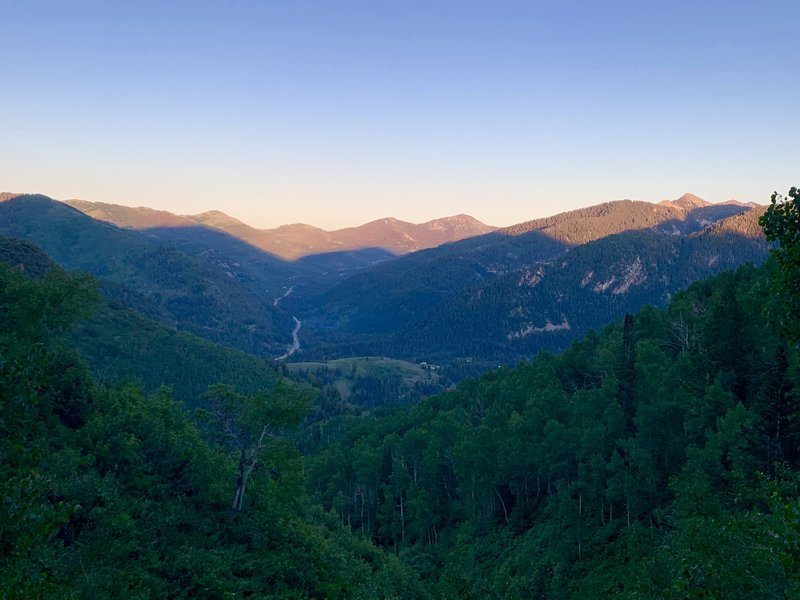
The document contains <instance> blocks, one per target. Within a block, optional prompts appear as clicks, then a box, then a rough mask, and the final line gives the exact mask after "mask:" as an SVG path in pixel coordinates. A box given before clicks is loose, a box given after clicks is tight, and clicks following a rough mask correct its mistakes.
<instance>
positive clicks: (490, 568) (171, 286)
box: [0, 196, 800, 599]
mask: <svg viewBox="0 0 800 600" xmlns="http://www.w3.org/2000/svg"><path fill="white" fill-rule="evenodd" d="M697 211H700V212H699V213H698V212H697ZM775 214H776V212H775V209H774V206H772V207H770V208H765V207H761V206H746V205H740V204H728V205H722V206H716V205H713V206H708V205H706V204H705V203H702V201H700V200H699V199H696V198H694V197H683V198H681V199H679V200H678V201H673V202H672V203H669V204H662V205H649V206H643V205H642V204H637V203H630V202H627V201H625V202H622V203H610V204H608V205H600V206H598V207H592V208H589V209H582V211H579V212H578V213H567V214H565V215H562V216H555V217H552V218H550V219H547V220H542V221H535V222H530V223H528V224H522V225H520V226H518V227H516V228H511V229H510V230H508V231H491V232H488V233H485V234H481V235H478V236H476V237H471V238H466V239H462V240H458V241H453V242H449V243H446V244H443V245H440V246H437V247H434V248H429V249H424V250H420V251H416V252H409V253H406V254H401V255H391V256H389V255H388V251H386V250H385V249H383V248H369V249H366V252H367V254H366V255H362V254H359V253H360V252H361V250H359V249H353V250H349V251H347V252H346V253H344V254H340V253H335V254H334V255H332V256H329V255H325V254H322V255H317V256H313V255H312V256H307V257H304V258H303V259H300V260H297V261H285V260H283V259H280V258H276V257H274V256H271V255H269V254H266V253H264V252H263V251H262V250H260V249H257V248H253V247H252V246H250V245H249V244H247V243H244V242H242V241H241V240H238V239H236V238H234V237H232V236H231V235H230V234H229V233H220V232H213V231H212V232H210V233H209V232H204V234H203V235H202V236H196V235H195V234H196V233H197V232H196V230H195V229H193V228H192V229H191V230H190V231H191V233H187V234H186V237H180V235H183V234H179V233H178V232H176V231H173V230H170V231H171V233H170V234H169V236H167V237H161V236H160V235H157V234H155V233H153V231H152V230H146V231H139V230H136V229H120V228H118V227H117V226H115V225H111V224H109V223H106V222H99V221H96V220H94V219H92V218H90V217H88V216H86V215H84V214H82V213H80V212H78V211H75V210H74V209H73V208H71V207H67V206H64V205H63V204H61V203H58V202H56V201H53V200H51V199H48V198H44V197H41V196H17V197H13V198H7V199H5V200H4V201H3V202H0V234H2V236H3V237H0V262H1V263H2V265H0V282H1V283H2V285H1V286H0V321H2V324H3V327H2V329H0V351H1V352H2V353H1V354H0V357H2V361H0V375H2V377H0V391H2V394H3V395H2V397H3V398H4V403H5V404H4V418H3V419H2V420H0V433H2V434H3V435H2V436H0V440H2V442H0V450H2V455H3V469H4V471H3V475H4V477H3V478H2V479H0V491H1V492H2V493H3V494H4V495H5V496H4V497H11V496H12V495H13V494H16V493H18V490H21V489H25V490H26V494H28V496H27V497H29V498H33V499H34V500H35V502H34V503H6V504H5V505H4V507H3V509H2V510H4V511H5V513H3V516H4V519H3V521H4V522H7V523H13V522H18V523H20V524H21V525H20V527H14V528H9V527H6V528H5V530H4V535H5V536H6V537H5V539H8V540H11V543H12V544H13V547H14V548H18V547H23V546H24V547H25V548H27V549H28V550H27V551H26V553H19V552H16V551H11V550H10V551H8V552H6V553H5V554H4V558H2V559H0V582H4V583H3V585H4V586H5V588H6V589H7V586H8V582H11V583H12V584H13V585H14V586H15V588H14V589H18V590H20V595H19V597H26V596H30V597H32V595H33V596H35V595H36V594H37V593H38V591H40V589H41V587H42V586H43V585H46V586H49V589H52V590H56V591H62V590H65V589H78V590H80V593H81V594H84V595H90V596H91V595H97V592H98V590H100V591H101V595H105V596H108V595H111V596H113V590H112V588H111V585H112V584H111V583H110V581H112V580H114V581H116V580H124V581H130V583H129V584H126V585H128V586H130V587H137V588H138V589H145V590H147V591H146V592H145V594H146V595H149V596H152V597H158V596H159V595H160V594H161V591H163V590H166V589H171V590H176V592H175V593H176V594H179V593H188V592H186V590H190V591H191V595H192V596H193V597H211V596H214V597H221V595H222V594H224V593H225V592H227V591H230V590H232V589H235V590H238V593H241V595H243V596H245V595H252V594H254V593H258V594H262V595H263V596H264V597H276V598H277V597H292V594H294V595H295V596H296V597H298V598H302V597H339V598H350V597H361V598H387V599H388V598H396V597H414V598H441V599H446V598H455V597H475V598H478V597H511V598H528V597H565V598H567V597H568V598H605V597H617V598H629V597H658V596H660V597H666V596H670V595H671V596H674V597H683V596H682V594H683V593H684V591H685V590H687V589H688V590H695V591H698V593H699V592H700V591H702V592H703V593H706V592H708V591H709V590H710V593H711V594H712V595H713V596H716V597H736V595H737V594H738V592H739V590H741V589H745V590H747V591H746V593H747V595H748V597H765V598H766V597H781V596H782V595H783V596H784V597H791V594H792V593H793V592H792V590H795V589H800V588H797V586H798V585H800V580H798V578H797V573H798V572H800V571H798V569H797V567H798V565H800V555H798V553H797V550H796V544H795V541H796V540H797V539H798V536H800V519H798V514H800V513H798V512H797V511H796V510H795V505H796V501H797V500H796V499H797V497H798V489H800V488H798V477H797V472H798V468H799V467H800V455H798V453H797V452H796V448H797V447H798V446H797V442H798V441H800V430H798V427H797V422H796V419H795V418H794V416H795V415H796V414H797V402H796V400H797V393H796V390H797V386H798V373H800V370H799V369H800V358H798V352H797V347H796V345H795V344H793V343H792V341H791V340H793V339H796V336H797V335H798V334H797V333H796V332H797V331H798V329H797V327H796V315H795V314H794V313H793V312H791V311H792V308H791V306H792V305H791V303H790V302H786V301H785V298H782V297H781V296H780V294H781V293H786V292H785V289H791V285H792V284H791V283H790V284H788V285H789V286H790V287H789V288H780V287H776V285H778V284H776V281H781V280H779V279H778V280H776V279H775V273H776V272H778V271H776V269H778V268H779V267H778V266H776V265H778V264H786V265H788V267H787V269H786V270H785V271H784V273H785V277H788V278H790V279H791V278H794V277H796V273H797V272H798V271H797V269H796V268H795V263H793V262H791V261H792V260H794V259H793V258H792V257H791V256H788V257H786V256H784V258H783V259H782V260H783V261H784V262H783V263H774V262H773V263H772V265H771V266H770V267H769V268H765V267H762V266H760V265H761V264H762V263H763V262H764V261H766V260H767V257H768V255H769V253H770V249H771V248H773V249H774V248H775V246H774V244H772V243H771V242H770V241H768V239H767V237H766V236H765V235H764V233H763V230H762V223H771V222H775V221H776V218H777V217H775ZM676 215H677V216H676ZM774 239H775V236H774V235H773V236H772V240H774ZM776 256H781V255H780V254H775V253H773V258H772V259H771V260H773V261H774V260H777V259H776V258H775V257H776ZM369 257H372V258H375V259H377V260H371V259H370V258H369ZM792 280H793V279H792ZM781 290H784V291H781ZM776 293H777V294H778V295H775V294H776ZM789 293H790V292H789ZM774 315H785V316H781V317H780V320H775V318H776V317H775V316H774ZM787 336H788V337H787ZM792 336H795V337H792ZM275 357H277V358H275ZM31 398H33V399H35V401H34V402H31V401H30V400H29V399H31ZM27 448H32V449H33V451H32V452H31V451H28V450H27ZM21 449H23V450H21ZM262 461H263V462H262ZM262 464H263V467H262V466H261V465H262ZM34 470H35V472H37V473H44V474H46V478H45V479H41V480H40V479H34V480H32V481H31V480H27V479H25V475H24V474H25V473H29V472H33V471H34ZM56 490H57V493H58V496H54V494H55V493H56ZM231 497H233V503H231ZM109 498H113V501H111V500H109ZM30 506H39V507H43V508H41V509H37V511H38V512H37V511H34V510H33V509H31V508H29V507H30ZM165 507H167V508H165ZM34 522H44V523H46V524H47V525H46V526H45V527H40V528H39V529H33V531H38V532H39V533H37V534H34V535H31V534H30V531H32V529H31V527H30V524H31V523H34ZM141 528H146V529H145V530H143V529H141ZM120 531H126V532H128V533H126V534H125V535H126V537H125V539H126V540H128V541H127V542H126V544H124V545H123V544H121V543H120V542H118V541H113V540H116V539H117V537H115V536H119V535H121V534H120ZM145 531H146V533H145ZM197 531H200V532H201V533H199V534H197V533H195V532H197ZM134 532H135V533H134ZM75 540H80V544H77V543H76V542H75ZM109 540H112V541H109ZM263 540H266V542H263ZM709 540H711V543H713V545H714V548H715V551H714V552H706V551H704V550H702V548H703V547H705V546H704V545H705V544H706V543H709ZM742 540H757V542H758V543H757V545H752V544H749V543H748V544H742V543H741V541H742ZM262 543H266V545H267V549H265V548H264V546H262ZM221 548H222V549H224V550H225V552H220V551H219V550H220V549H221ZM176 552H179V553H180V554H181V556H182V557H183V558H177V557H175V558H171V557H173V556H174V555H175V553H176ZM28 553H30V556H34V557H36V560H37V561H44V560H46V561H47V568H48V572H47V573H46V574H45V575H43V576H42V579H41V581H42V582H43V583H35V582H34V583H31V581H33V580H31V579H29V578H25V579H22V578H21V576H20V575H19V573H24V572H26V571H25V570H26V569H30V568H32V567H31V566H30V562H29V560H30V559H29V558H28V556H29V554H28ZM84 557H86V558H91V563H90V564H89V566H88V567H87V566H85V565H84V564H83V559H84ZM165 557H166V558H165ZM242 557H247V561H249V562H248V564H250V565H252V569H250V570H241V569H240V568H239V566H237V565H239V564H240V561H241V560H243V558H242ZM610 557H611V558H610ZM614 557H625V558H624V560H617V558H614ZM685 557H691V561H692V564H694V565H698V568H700V569H702V570H703V572H704V573H708V574H713V573H720V572H726V573H728V574H727V575H726V576H725V577H724V578H717V577H715V576H713V575H703V576H698V575H696V574H695V575H691V574H689V575H687V573H686V572H685V571H684V570H683V569H682V567H681V566H680V565H681V564H683V563H681V560H687V559H686V558H685ZM309 559H310V560H311V561H312V562H311V566H308V565H309V562H308V561H309ZM37 564H38V563H37ZM201 564H202V565H204V568H210V569H213V573H214V575H213V577H211V578H208V577H206V576H205V575H203V574H202V573H199V572H197V571H196V565H201ZM731 564H736V565H738V567H737V571H736V572H735V573H731V572H729V571H725V569H728V568H729V565H731ZM36 568H38V566H37V567H36ZM101 572H102V573H104V574H106V575H105V576H103V577H100V575H99V573H101ZM698 577H699V578H698ZM332 581H333V582H336V583H335V584H331V583H329V582H332ZM115 585H116V584H115ZM332 585H333V586H334V587H331V586H332ZM298 589H302V590H306V591H304V592H302V593H301V594H300V595H297V594H296V593H295V592H296V591H297V590H298ZM37 590H38V591H37ZM177 590H180V592H178V591H177ZM331 590H334V591H333V592H332V591H331ZM209 594H210V595H209ZM12 597H13V596H12Z"/></svg>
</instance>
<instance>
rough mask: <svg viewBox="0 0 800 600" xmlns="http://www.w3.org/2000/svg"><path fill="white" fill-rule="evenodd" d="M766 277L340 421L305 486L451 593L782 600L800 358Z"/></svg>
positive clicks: (700, 290)
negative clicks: (770, 300)
mask: <svg viewBox="0 0 800 600" xmlns="http://www.w3.org/2000/svg"><path fill="white" fill-rule="evenodd" d="M766 275H767V273H766V271H764V270H756V269H754V268H752V267H742V268H740V269H739V270H737V271H736V272H734V273H726V274H723V275H721V276H720V277H718V278H716V279H715V280H711V281H708V282H700V283H698V284H696V285H694V286H692V287H690V288H689V289H688V290H687V291H685V292H681V293H679V294H677V295H676V296H675V298H674V299H673V301H672V303H671V305H670V306H669V308H668V309H667V310H664V311H661V310H656V309H653V308H648V309H646V310H644V311H642V312H640V313H639V314H638V315H637V316H635V317H630V316H629V317H628V318H626V319H625V320H624V322H622V323H619V324H616V325H614V326H611V327H609V328H607V329H605V330H604V331H602V332H601V333H599V334H592V335H589V336H587V337H586V338H585V339H584V340H583V341H582V342H579V343H576V344H574V345H573V346H571V347H570V348H569V349H568V350H566V351H565V352H564V354H563V355H561V356H560V357H554V356H551V355H547V354H540V355H538V356H537V358H535V359H534V360H533V361H531V363H529V364H524V365H520V366H519V367H518V368H516V369H514V370H502V369H501V370H498V371H496V372H492V373H488V374H486V375H485V376H483V377H482V378H481V379H479V380H468V381H465V382H463V383H462V384H460V385H459V386H458V387H457V388H456V389H455V390H454V391H452V392H449V393H447V394H444V395H442V396H439V397H435V398H431V399H429V400H426V401H423V402H421V403H419V404H418V405H416V406H413V407H399V408H396V409H394V410H392V411H388V412H386V413H383V414H378V415H373V416H371V417H362V418H360V419H358V420H356V419H352V418H351V419H350V420H347V419H346V418H345V419H344V420H343V423H344V424H343V426H341V427H340V429H339V434H338V439H335V440H334V441H333V442H331V443H328V444H327V445H323V447H322V448H321V449H320V451H319V452H318V454H317V455H316V456H314V457H313V458H312V461H311V467H310V481H311V490H312V493H313V494H314V497H315V498H317V499H318V500H319V501H320V502H322V503H323V505H324V506H325V507H326V508H328V509H330V510H335V511H336V512H337V513H338V514H339V515H340V518H341V519H342V521H343V522H346V523H348V524H349V525H350V527H351V528H352V529H353V531H356V532H358V533H360V534H361V535H363V536H364V537H365V538H367V539H370V540H372V541H374V542H375V543H377V544H379V545H381V546H384V547H385V548H387V549H391V550H392V551H393V552H396V553H397V555H398V556H399V557H400V558H402V559H403V560H404V561H406V563H407V564H409V565H413V567H414V568H415V569H417V570H418V571H419V573H420V574H421V576H422V577H423V578H424V579H425V580H426V581H428V582H430V585H431V587H432V589H434V590H435V591H436V594H437V595H438V596H440V597H443V598H486V597H497V598H532V597H546V598H608V597H618V598H644V597H647V598H649V597H674V598H683V597H701V596H702V597H731V598H737V597H741V598H745V597H747V598H773V597H791V594H792V593H793V591H794V590H796V589H797V581H796V580H797V577H796V575H795V571H794V568H795V565H796V564H797V559H798V552H797V543H798V539H799V536H800V529H798V522H797V520H795V519H794V518H793V517H792V516H791V515H792V514H794V512H793V511H795V510H800V508H797V507H799V506H800V504H798V494H797V488H796V478H797V468H798V464H797V462H796V454H795V453H794V452H793V451H792V450H791V449H790V448H793V446H792V443H794V440H796V439H798V438H797V428H796V423H797V417H796V415H797V412H796V408H795V406H796V404H795V403H796V398H797V396H798V392H797V390H798V388H797V383H798V376H799V375H800V357H798V354H797V352H796V351H795V350H793V349H790V348H786V347H785V346H782V345H781V342H780V340H779V338H778V336H777V335H776V332H775V331H774V330H773V329H772V327H771V326H770V324H769V323H768V322H766V321H765V320H764V318H763V316H762V311H761V307H762V305H763V302H764V298H765V297H766V296H767V295H768V285H769V282H768V280H767V277H766ZM765 365H772V366H771V367H769V368H765ZM365 420H366V422H365ZM789 439H791V440H792V443H789V441H788V440H789ZM777 498H780V500H777ZM787 511H788V512H787ZM787 514H788V515H789V516H788V517H787V516H786V515H787ZM731 569H735V572H731ZM704 594H705V595H707V596H704Z"/></svg>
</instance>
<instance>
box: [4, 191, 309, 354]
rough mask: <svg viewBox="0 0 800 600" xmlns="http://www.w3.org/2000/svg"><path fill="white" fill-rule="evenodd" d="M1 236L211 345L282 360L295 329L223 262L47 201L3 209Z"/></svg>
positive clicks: (12, 203) (27, 199)
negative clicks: (102, 283) (30, 246)
mask: <svg viewBox="0 0 800 600" xmlns="http://www.w3.org/2000/svg"><path fill="white" fill-rule="evenodd" d="M0 235H5V236H9V237H15V238H21V239H25V240H29V241H31V242H34V243H35V244H37V245H38V246H39V247H41V248H42V249H43V250H44V251H45V252H46V253H47V254H48V255H49V256H51V257H52V258H53V259H55V260H56V261H57V262H58V263H59V264H60V265H61V266H63V267H65V268H67V269H69V270H81V271H86V272H88V273H91V274H92V275H95V276H97V277H100V278H102V279H104V280H107V281H109V282H110V284H108V285H107V286H106V287H105V288H104V290H105V291H106V293H107V294H108V295H109V296H110V297H111V298H112V299H117V300H119V301H120V302H123V303H126V304H127V305H128V306H131V307H132V308H136V309H140V310H142V312H143V314H148V315H149V316H153V317H157V318H160V320H161V321H162V322H165V323H168V324H171V325H172V326H174V327H177V328H178V329H183V330H187V331H190V332H192V333H194V334H196V335H199V336H201V337H204V338H206V339H208V340H211V341H213V342H216V343H220V344H223V345H226V346H229V347H233V348H238V349H240V350H243V351H247V352H251V353H253V354H256V355H259V356H277V355H279V354H281V353H282V352H283V349H284V347H285V345H286V344H287V343H289V342H290V341H291V329H292V326H293V322H292V320H291V318H290V316H289V315H287V314H285V313H284V312H282V311H281V310H280V309H279V308H278V307H276V306H275V305H274V303H273V301H274V296H275V293H268V292H267V291H259V289H258V288H259V285H258V283H259V282H258V281H254V280H253V275H252V273H250V272H248V271H247V270H246V269H240V268H239V265H238V264H236V263H235V262H234V261H231V260H230V259H227V258H226V257H224V256H217V255H213V254H211V255H208V254H207V255H202V254H198V255H190V254H188V253H186V252H182V251H181V250H179V249H177V248H176V247H175V246H174V245H170V244H165V243H163V242H162V241H160V240H158V239H157V238H155V237H153V236H150V235H147V234H144V233H141V232H138V231H131V230H127V229H120V228H119V227H116V226H115V225H112V224H110V223H105V222H102V221H97V220H95V219H92V218H90V217H88V216H86V215H85V214H83V213H81V212H79V211H78V210H76V209H74V208H72V207H70V206H67V205H65V204H62V203H60V202H56V201H54V200H51V199H49V198H47V197H45V196H30V195H22V196H17V197H15V198H12V199H10V200H7V201H5V202H2V203H0ZM276 292H277V290H276Z"/></svg>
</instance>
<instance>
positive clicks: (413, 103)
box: [0, 0, 800, 229]
mask: <svg viewBox="0 0 800 600" xmlns="http://www.w3.org/2000/svg"><path fill="white" fill-rule="evenodd" d="M799 17H800V2H796V1H794V0H792V1H783V2H771V1H769V0H763V1H760V2H752V1H750V2H737V1H735V0H732V1H726V2H703V1H702V0H695V1H694V2H683V1H682V0H675V1H671V2H648V1H643V0H642V1H635V2H617V1H614V0H604V1H596V2H591V1H573V0H563V1H555V0H554V1H550V2H539V1H536V0H528V1H525V2H522V1H519V2H517V1H506V0H486V1H483V2H475V1H471V0H457V1H456V0H441V1H437V0H426V1H417V0H403V1H399V0H397V1H389V0H365V1H350V0H328V1H317V2H311V1H305V0H281V1H278V0H262V1H237V0H229V1H226V2H222V1H218V2H207V1H203V0H195V1H191V2H188V1H182V0H160V1H157V2H154V1H150V0H138V1H137V2H122V1H119V2H117V1H108V0H105V1H103V2H84V1H81V0H74V1H70V2H63V1H61V0H59V1H46V2H41V1H37V0H26V1H11V2H9V1H8V0H0V32H2V33H0V35H1V36H2V40H1V42H0V86H2V87H0V191H10V192H37V193H43V194H46V195H48V196H51V197H53V198H56V199H61V200H65V199H72V198H80V199H84V200H92V201H101V202H110V203H116V204H124V205H128V206H149V207H152V208H158V209H163V210H169V211H171V212H176V213H180V214H195V213H199V212H203V211H206V210H212V209H217V210H222V211H224V212H226V213H228V214H230V215H232V216H235V217H237V218H239V219H242V220H244V221H246V222H247V223H249V224H251V225H254V226H257V227H273V226H277V225H280V224H285V223H295V222H304V223H309V224H312V225H316V226H320V227H324V228H326V229H335V228H339V227H345V226H351V225H357V224H360V223H364V222H367V221H370V220H373V219H378V218H382V217H389V216H391V217H396V218H399V219H403V220H407V221H412V222H423V221H427V220H430V219H434V218H438V217H443V216H447V215H453V214H458V213H467V214H470V215H472V216H474V217H475V218H477V219H479V220H481V221H484V222H486V223H489V224H492V225H498V226H503V225H510V224H513V223H518V222H521V221H526V220H529V219H533V218H536V217H541V216H546V215H551V214H555V213H558V212H562V211H565V210H570V209H573V208H578V207H581V206H588V205H591V204H597V203H600V202H605V201H609V200H616V199H622V198H631V199H637V200H649V201H659V200H663V199H674V198H677V197H678V196H680V195H681V194H682V193H684V192H692V193H694V194H697V195H698V196H700V197H702V198H705V199H706V200H709V201H722V200H728V199H734V198H735V199H738V200H741V201H754V202H758V203H762V204H765V203H767V202H768V201H769V196H770V194H771V193H772V191H774V190H778V191H781V192H783V193H786V191H787V190H788V188H789V187H791V186H792V185H800V169H798V166H800V160H798V152H797V141H798V139H800V135H798V134H800V104H799V103H798V98H800V34H798V33H797V25H798V23H800V18H799Z"/></svg>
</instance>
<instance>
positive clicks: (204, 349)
mask: <svg viewBox="0 0 800 600" xmlns="http://www.w3.org/2000/svg"><path fill="white" fill-rule="evenodd" d="M0 263H3V264H6V265H9V266H10V267H12V268H13V269H15V270H17V271H20V272H22V273H25V274H27V275H29V276H30V277H34V278H40V277H42V276H44V274H45V273H46V272H48V271H50V270H51V269H59V267H58V265H57V264H56V263H55V262H54V261H53V260H51V259H50V258H49V257H48V256H47V255H46V254H45V253H44V252H42V251H41V250H40V249H39V248H37V247H36V246H35V245H33V244H31V243H30V242H27V241H24V240H17V239H12V238H6V237H0ZM97 283H98V285H99V286H100V288H101V289H102V290H103V292H104V293H105V292H106V288H107V286H108V284H107V283H105V282H102V281H98V282H97ZM68 341H69V343H70V345H72V346H73V347H74V348H76V349H77V350H78V351H79V352H80V354H81V355H82V356H83V358H84V359H85V360H86V361H87V363H88V364H89V367H90V368H91V370H92V371H93V372H94V374H95V375H96V376H97V377H98V378H99V379H100V380H101V381H103V382H107V383H117V382H119V381H121V380H122V379H129V378H132V379H134V380H136V381H138V382H139V383H141V384H142V387H143V389H144V391H146V392H153V391H155V390H156V389H157V388H158V387H160V386H161V385H167V386H170V387H171V388H172V390H173V393H174V395H175V397H176V398H178V399H180V400H182V401H183V402H185V403H187V404H188V405H190V406H191V405H193V404H194V403H195V402H196V401H197V399H198V398H199V396H200V394H202V393H203V392H204V391H205V389H206V388H207V387H208V386H209V385H212V384H214V383H226V384H229V385H232V386H234V387H235V388H236V389H239V390H242V391H243V392H246V393H254V392H255V391H256V390H259V389H263V388H268V387H271V386H272V385H274V383H275V381H276V380H277V374H276V372H275V370H274V369H273V368H272V366H271V365H270V364H269V363H267V362H266V361H264V360H262V359H258V358H256V357H254V356H251V355H249V354H245V353H243V352H237V351H236V350H232V349H229V348H224V347H222V346H217V345H215V344H212V343H210V342H208V341H206V340H204V339H202V338H200V337H197V336H195V335H192V334H190V333H187V332H181V331H175V330H174V329H172V328H169V327H166V326H164V325H162V324H160V323H158V322H156V321H154V320H152V319H148V318H145V317H143V316H142V315H141V314H139V313H138V312H135V311H133V310H130V309H129V308H126V307H125V306H123V305H121V304H120V303H119V302H117V301H115V300H109V299H107V298H102V299H101V301H100V302H99V305H98V306H96V307H95V309H94V310H93V311H92V313H91V316H90V317H89V318H88V319H84V320H83V321H81V322H80V323H79V324H78V325H77V327H76V328H75V329H74V330H73V331H71V332H70V333H69V334H68Z"/></svg>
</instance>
